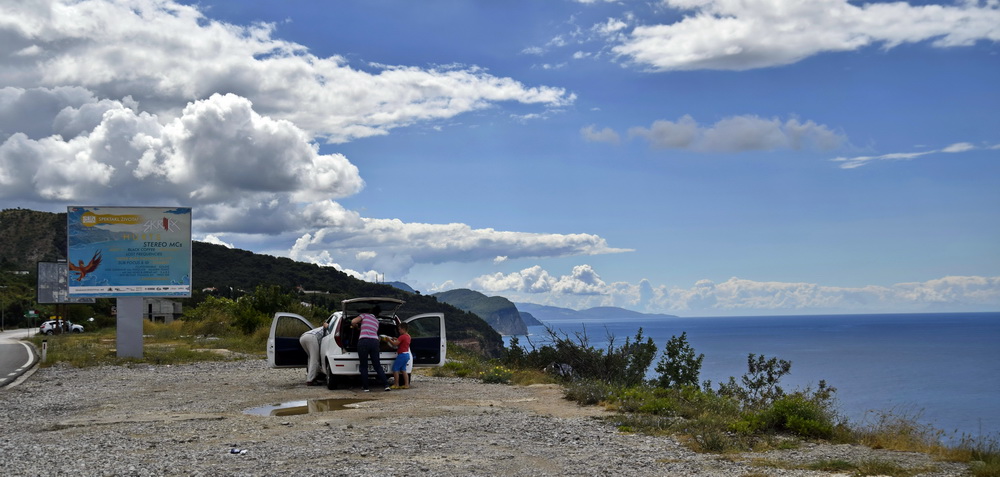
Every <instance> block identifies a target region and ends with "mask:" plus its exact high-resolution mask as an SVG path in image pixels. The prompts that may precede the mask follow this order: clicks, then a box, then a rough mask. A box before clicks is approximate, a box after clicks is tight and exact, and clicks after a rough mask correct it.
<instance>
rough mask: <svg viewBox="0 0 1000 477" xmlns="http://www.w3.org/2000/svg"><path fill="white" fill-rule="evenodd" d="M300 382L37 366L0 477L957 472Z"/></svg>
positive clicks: (516, 399) (857, 453) (235, 371)
mask: <svg viewBox="0 0 1000 477" xmlns="http://www.w3.org/2000/svg"><path fill="white" fill-rule="evenodd" d="M304 376H305V372H304V370H300V369H292V370H276V369H269V368H268V367H267V363H266V362H265V361H264V360H259V359H252V360H241V361H228V362H205V363H197V364H191V365H175V366H151V365H134V366H110V367H97V368H86V369H76V368H72V367H68V366H61V365H59V366H54V367H51V368H43V369H39V370H38V371H37V372H35V373H34V374H33V375H31V376H30V377H28V378H27V379H25V380H24V382H22V383H21V384H19V385H17V386H14V387H10V388H7V389H3V390H0V461H2V463H3V464H2V466H0V467H2V471H0V472H2V474H3V475H6V476H22V475H25V476H34V475H98V476H103V475H108V476H110V475H122V476H147V475H148V476H162V475H204V476H209V475H211V476H214V475H227V476H230V475H252V476H258V475H260V476H266V475H345V476H350V475H406V476H412V475H434V476H469V475H518V476H547V475H588V476H589V475H615V476H619V475H626V476H628V475H641V476H646V475H650V476H652V475H657V476H662V475H677V476H685V475H692V476H763V475H768V476H771V475H774V476H815V475H837V474H830V473H826V472H815V471H806V470H788V469H781V468H778V467H775V466H773V465H763V466H762V465H761V463H762V462H768V463H772V464H773V463H775V462H779V461H788V462H793V463H809V462H815V461H819V460H835V459H839V460H846V461H851V462H862V461H866V460H867V461H872V460H880V461H893V462H896V463H898V464H899V465H901V466H902V467H904V468H907V469H916V470H918V472H917V473H915V474H914V475H921V476H958V475H964V472H965V469H966V465H964V464H954V463H945V462H936V461H933V460H932V459H930V458H929V457H928V456H925V455H922V454H915V453H902V452H890V451H876V450H871V449H867V448H864V447H859V446H847V445H817V444H806V445H803V446H801V447H800V448H798V449H795V450H787V451H773V452H769V453H766V454H752V455H751V454H744V455H724V456H720V455H712V454H697V453H694V452H692V451H690V450H688V449H686V448H685V447H684V446H682V445H681V444H680V443H678V442H677V441H676V440H675V439H673V438H669V437H650V436H645V435H642V434H626V433H621V432H619V431H618V430H617V429H616V428H615V427H614V426H613V425H611V424H609V423H607V422H605V421H604V420H602V419H601V416H603V415H605V411H603V410H601V409H599V408H596V407H581V406H577V405H576V404H574V403H572V402H569V401H566V400H565V399H563V397H562V392H561V390H560V389H559V388H558V387H556V386H552V385H536V386H527V387H521V386H504V385H491V384H483V383H481V382H479V381H477V380H471V379H459V378H434V377H430V376H422V375H420V376H418V375H414V383H413V387H412V388H411V389H407V390H393V391H391V392H383V391H373V392H371V393H362V392H360V389H359V388H354V389H339V390H336V391H329V390H327V389H326V388H325V387H322V386H317V387H307V386H305V384H304V381H305V377H304ZM331 398H334V399H360V400H362V401H360V402H356V403H354V404H350V405H349V406H348V407H347V408H346V409H340V410H332V411H325V412H319V411H318V410H316V411H317V412H310V413H306V414H299V415H287V416H269V415H257V414H250V413H247V412H246V411H247V410H248V409H252V408H258V407H261V406H269V405H275V404H280V403H290V402H294V401H309V400H324V399H331ZM313 403H314V404H321V402H320V401H313ZM314 410H315V409H314ZM234 452H235V453H234Z"/></svg>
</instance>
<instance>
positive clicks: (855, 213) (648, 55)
mask: <svg viewBox="0 0 1000 477" xmlns="http://www.w3.org/2000/svg"><path fill="white" fill-rule="evenodd" d="M998 180H1000V1H998V0H955V1H915V0H913V1H909V2H879V1H873V2H859V1H850V2H848V1H846V0H809V1H801V0H651V1H642V2H638V1H626V0H621V1H603V0H505V1H503V2H495V1H493V2H491V1H475V0H463V1H458V0H427V1H420V2H413V1H403V0H370V1H342V2H328V1H320V0H241V1H223V0H201V1H186V0H177V1H170V0H16V1H13V2H2V3H0V208H15V207H21V208H28V209H32V210H42V211H50V212H65V211H66V208H67V207H68V206H71V205H77V206H116V205H117V206H186V207H192V210H193V232H192V234H193V238H194V239H195V240H201V241H207V242H212V243H217V244H223V245H226V246H230V247H235V248H239V249H244V250H250V251H253V252H256V253H264V254H270V255H274V256H283V257H290V258H293V259H295V260H299V261H304V262H312V263H317V264H320V265H324V266H332V267H336V268H337V269H340V270H343V271H345V272H347V273H349V274H351V275H353V276H356V277H358V278H362V279H365V280H368V281H402V282H405V283H407V284H409V285H410V286H411V287H413V288H415V289H416V290H419V291H420V292H421V293H425V294H427V293H435V292H439V291H445V290H449V289H454V288H471V289H474V290H478V291H481V292H483V293H485V294H487V295H490V296H494V295H499V296H504V297H507V298H509V299H511V300H512V301H515V302H529V303H538V304H544V305H553V306H561V307H567V308H574V309H584V308H589V307H594V306H619V307H623V308H628V309H632V310H636V311H642V312H649V313H668V314H675V315H680V316H723V315H769V314H821V313H890V312H951V311H1000V186H998Z"/></svg>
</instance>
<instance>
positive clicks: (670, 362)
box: [654, 332, 705, 388]
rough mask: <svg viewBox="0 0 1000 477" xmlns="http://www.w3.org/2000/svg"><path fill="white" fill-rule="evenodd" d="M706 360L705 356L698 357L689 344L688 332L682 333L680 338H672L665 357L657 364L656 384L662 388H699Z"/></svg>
mask: <svg viewBox="0 0 1000 477" xmlns="http://www.w3.org/2000/svg"><path fill="white" fill-rule="evenodd" d="M704 359H705V355H704V354H699V355H697V356H696V355H695V353H694V348H692V347H691V345H690V344H688V342H687V332H683V333H681V335H680V336H676V335H675V336H671V337H670V340H669V341H667V347H666V349H665V350H664V352H663V356H662V357H661V358H660V361H658V362H657V363H656V372H657V373H659V377H658V378H657V379H655V380H654V382H655V383H656V385H657V386H659V387H661V388H679V387H683V386H697V385H698V375H699V374H701V363H702V361H703V360H704Z"/></svg>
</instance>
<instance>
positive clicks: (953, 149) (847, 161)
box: [830, 142, 997, 169]
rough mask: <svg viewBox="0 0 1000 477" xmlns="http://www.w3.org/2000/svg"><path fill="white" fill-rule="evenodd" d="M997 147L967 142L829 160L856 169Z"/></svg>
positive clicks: (846, 167)
mask: <svg viewBox="0 0 1000 477" xmlns="http://www.w3.org/2000/svg"><path fill="white" fill-rule="evenodd" d="M996 148H997V146H996V145H994V146H986V147H983V148H981V147H978V146H975V145H973V144H970V143H967V142H959V143H955V144H952V145H950V146H946V147H943V148H941V149H935V150H931V151H921V152H892V153H887V154H880V155H877V156H854V157H835V158H833V159H830V160H831V161H833V162H839V163H841V164H840V168H841V169H856V168H858V167H861V166H864V165H868V164H870V163H872V162H875V161H906V160H910V159H916V158H918V157H921V156H929V155H933V154H941V153H949V154H957V153H961V152H968V151H975V150H979V149H996Z"/></svg>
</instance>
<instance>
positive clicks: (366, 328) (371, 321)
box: [360, 313, 378, 339]
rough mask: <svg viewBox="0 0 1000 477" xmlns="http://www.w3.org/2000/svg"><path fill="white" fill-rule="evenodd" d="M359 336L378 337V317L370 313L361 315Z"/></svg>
mask: <svg viewBox="0 0 1000 477" xmlns="http://www.w3.org/2000/svg"><path fill="white" fill-rule="evenodd" d="M360 316H361V336H360V338H362V339H363V338H374V339H378V318H375V315H373V314H371V313H362V314H361V315H360Z"/></svg>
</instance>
